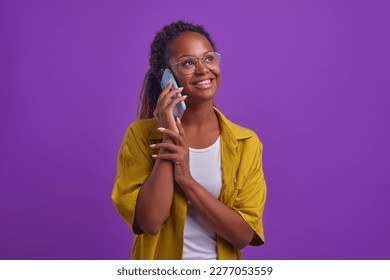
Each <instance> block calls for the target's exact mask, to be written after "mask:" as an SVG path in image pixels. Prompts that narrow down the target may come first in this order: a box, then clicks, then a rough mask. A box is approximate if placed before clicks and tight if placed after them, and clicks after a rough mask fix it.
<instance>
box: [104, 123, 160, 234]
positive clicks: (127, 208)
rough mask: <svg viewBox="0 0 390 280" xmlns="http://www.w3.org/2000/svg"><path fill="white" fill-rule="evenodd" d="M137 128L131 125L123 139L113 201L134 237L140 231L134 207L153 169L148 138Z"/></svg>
mask: <svg viewBox="0 0 390 280" xmlns="http://www.w3.org/2000/svg"><path fill="white" fill-rule="evenodd" d="M144 135H145V131H143V129H142V127H140V125H134V124H132V125H131V126H130V127H129V128H128V129H127V132H126V135H125V137H124V139H123V142H122V145H121V148H120V151H119V155H118V165H117V175H116V179H115V183H114V188H113V191H112V200H113V202H114V205H115V207H116V209H117V210H118V212H119V214H120V215H121V216H122V217H123V218H124V219H125V221H126V222H127V223H128V224H129V226H130V228H131V229H132V231H133V233H134V234H141V233H142V231H141V229H140V228H139V226H138V225H137V224H136V222H135V207H136V202H137V198H138V193H139V190H140V188H141V186H142V185H143V184H144V182H145V181H146V179H147V178H148V176H149V174H150V172H151V170H152V167H153V162H152V157H151V154H150V152H149V143H148V137H145V136H144Z"/></svg>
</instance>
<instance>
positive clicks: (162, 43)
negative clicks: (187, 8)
mask: <svg viewBox="0 0 390 280" xmlns="http://www.w3.org/2000/svg"><path fill="white" fill-rule="evenodd" d="M186 31H192V32H197V33H199V34H201V35H203V36H204V37H206V39H207V40H208V41H209V42H210V44H211V46H212V47H213V49H214V50H215V45H214V42H213V41H212V39H211V37H210V35H209V34H208V33H207V32H206V30H205V29H204V27H203V26H202V25H194V24H192V23H189V22H184V21H181V20H180V21H176V22H173V23H171V24H168V25H166V26H164V27H163V28H162V29H161V31H159V32H158V33H157V34H156V36H155V37H154V40H153V42H152V44H151V47H150V57H149V70H148V71H147V72H146V75H145V78H144V80H143V83H142V88H141V93H140V97H139V100H138V109H137V117H138V119H141V120H142V119H146V118H152V117H153V112H154V110H155V108H156V104H157V99H158V97H159V95H160V93H161V86H160V79H161V69H164V68H165V67H166V65H167V64H168V59H169V57H170V45H171V43H172V42H173V41H174V40H175V39H176V38H177V37H178V36H179V35H180V34H182V33H183V32H186Z"/></svg>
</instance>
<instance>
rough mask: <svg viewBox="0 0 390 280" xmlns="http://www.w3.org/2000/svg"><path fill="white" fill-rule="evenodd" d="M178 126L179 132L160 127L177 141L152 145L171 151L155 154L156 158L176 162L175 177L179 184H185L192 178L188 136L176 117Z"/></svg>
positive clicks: (152, 146)
mask: <svg viewBox="0 0 390 280" xmlns="http://www.w3.org/2000/svg"><path fill="white" fill-rule="evenodd" d="M176 124H177V128H178V130H179V133H177V132H175V131H173V130H171V129H166V128H162V127H160V128H158V130H160V131H161V132H162V133H163V134H165V135H167V136H170V137H171V138H172V139H174V142H175V143H169V142H167V143H164V142H163V143H159V144H153V145H150V147H151V148H153V149H165V150H168V151H170V153H164V154H157V155H153V157H154V158H156V159H162V160H170V161H172V162H173V163H174V178H175V181H176V182H177V183H178V184H179V185H183V184H184V183H185V182H189V181H190V180H192V176H191V172H190V166H189V159H190V157H189V148H188V146H187V141H186V136H185V132H184V128H183V126H182V124H181V122H180V119H179V118H177V119H176Z"/></svg>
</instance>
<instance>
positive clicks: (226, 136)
mask: <svg viewBox="0 0 390 280" xmlns="http://www.w3.org/2000/svg"><path fill="white" fill-rule="evenodd" d="M214 111H215V113H216V115H217V117H218V119H219V124H220V128H221V166H222V182H223V184H222V188H221V194H220V196H219V200H220V201H221V202H223V203H224V204H225V205H227V206H229V207H231V208H232V209H234V210H235V211H237V213H239V214H240V215H241V216H242V218H244V220H245V221H246V222H247V223H248V225H249V226H250V227H251V228H252V229H253V231H254V232H255V237H254V238H253V240H252V241H251V243H250V245H253V246H259V245H262V244H263V243H264V234H263V222H262V215H263V210H264V204H265V199H266V184H265V180H264V174H263V169H262V150H263V146H262V144H261V142H260V140H259V138H258V137H257V135H256V133H255V132H254V131H252V130H249V129H247V128H244V127H241V126H238V125H236V124H234V123H232V122H230V121H229V120H228V119H226V117H225V116H224V115H223V114H222V113H221V112H220V111H219V110H217V109H216V108H214ZM158 127H159V126H158V123H157V120H156V119H154V118H151V119H146V120H140V121H137V122H134V123H133V124H131V125H130V126H129V127H128V129H127V132H126V135H125V137H124V139H123V142H122V146H121V149H120V152H119V156H118V168H117V176H116V180H115V184H114V189H113V192H112V200H113V202H114V204H115V206H116V208H117V210H118V212H119V213H120V214H121V216H122V217H123V218H124V219H125V220H126V222H127V223H128V224H129V225H130V227H131V229H132V230H133V232H134V240H133V248H132V257H131V258H132V259H137V260H151V259H158V260H163V259H170V260H173V259H181V257H182V252H183V232H184V223H185V218H186V210H187V199H186V197H185V196H184V195H183V193H182V192H180V191H177V189H178V188H180V187H179V186H175V191H174V195H173V201H172V206H171V211H170V215H169V217H168V218H167V220H166V221H165V222H164V224H163V225H162V227H161V229H160V231H159V232H158V233H157V234H155V235H149V234H146V233H139V232H137V231H136V228H137V225H135V206H136V203H137V197H138V192H139V190H140V188H141V187H142V185H143V183H144V182H145V181H146V179H147V178H148V176H149V174H150V172H151V170H152V168H153V164H154V161H155V159H154V158H153V157H152V154H153V153H155V151H154V150H153V149H151V148H150V147H149V146H150V145H151V144H153V143H157V142H161V141H162V134H161V132H160V131H158V130H157V128H158ZM217 255H218V259H224V260H236V259H242V255H241V252H240V250H238V249H236V248H234V247H233V246H232V245H231V244H230V243H228V242H227V241H225V240H224V239H223V238H221V237H219V236H217Z"/></svg>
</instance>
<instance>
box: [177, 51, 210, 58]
mask: <svg viewBox="0 0 390 280" xmlns="http://www.w3.org/2000/svg"><path fill="white" fill-rule="evenodd" d="M211 52H214V50H208V51H206V52H204V53H203V55H206V54H208V53H211ZM186 56H191V57H196V56H195V55H192V54H183V55H181V56H179V57H178V58H177V59H181V58H183V57H186Z"/></svg>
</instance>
